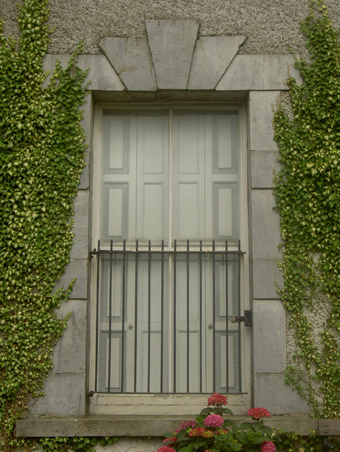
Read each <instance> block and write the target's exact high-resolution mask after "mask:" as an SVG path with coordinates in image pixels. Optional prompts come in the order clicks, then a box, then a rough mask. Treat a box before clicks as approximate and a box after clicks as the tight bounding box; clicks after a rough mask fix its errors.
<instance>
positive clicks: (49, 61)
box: [44, 55, 125, 91]
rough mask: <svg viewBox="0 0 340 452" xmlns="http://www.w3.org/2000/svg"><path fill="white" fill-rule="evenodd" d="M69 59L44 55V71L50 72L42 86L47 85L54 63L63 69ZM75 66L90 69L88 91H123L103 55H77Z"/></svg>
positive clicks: (123, 87) (118, 79) (122, 86)
mask: <svg viewBox="0 0 340 452" xmlns="http://www.w3.org/2000/svg"><path fill="white" fill-rule="evenodd" d="M70 58H71V55H46V56H45V57H44V70H45V71H49V72H50V75H49V76H48V77H47V79H46V80H45V82H44V86H47V84H48V83H49V80H50V77H51V74H52V72H53V71H54V69H55V64H56V61H60V63H61V65H62V67H63V68H64V69H65V68H66V67H67V64H68V62H69V60H70ZM77 65H78V66H79V67H80V69H84V70H85V69H90V71H89V74H88V77H87V79H86V80H87V81H91V85H90V86H89V89H91V90H98V91H122V90H124V89H125V86H124V85H123V83H122V81H121V80H120V78H119V77H118V75H117V74H116V72H115V70H114V69H113V67H112V66H111V64H110V63H109V61H108V59H107V58H106V56H105V55H79V58H78V62H77Z"/></svg>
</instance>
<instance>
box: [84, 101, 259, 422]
mask: <svg viewBox="0 0 340 452" xmlns="http://www.w3.org/2000/svg"><path fill="white" fill-rule="evenodd" d="M176 107H179V108H188V109H190V110H194V109H197V110H199V109H201V110H202V109H204V108H209V109H212V110H214V111H217V110H229V109H230V110H238V112H239V118H240V131H239V150H240V159H239V165H240V172H239V178H240V225H241V226H240V240H241V247H242V251H243V252H245V255H244V256H243V259H242V260H241V310H242V311H243V309H250V306H249V303H250V302H249V294H250V279H249V236H250V234H249V215H248V204H249V181H248V174H249V163H248V160H249V159H248V149H247V112H246V105H245V103H241V102H240V103H235V102H233V103H228V102H225V101H215V102H197V101H188V102H125V103H122V102H98V103H96V104H95V107H94V125H93V159H92V163H93V172H92V182H93V183H92V240H91V241H90V246H91V249H95V248H97V246H98V238H99V237H100V231H101V225H100V221H101V212H100V199H101V183H102V182H101V169H102V166H101V149H102V147H101V146H102V117H103V109H117V110H133V109H146V110H152V109H154V110H157V109H160V108H168V109H170V108H172V109H176ZM95 261H96V258H94V259H91V261H90V319H89V321H90V327H91V328H90V353H89V364H88V365H89V372H88V376H89V390H90V391H91V390H92V391H94V390H95V378H96V375H95V373H96V359H97V357H96V353H97V350H96V337H97V326H96V323H97V306H96V286H97V280H96V279H97V275H96V262H95ZM250 343H251V331H250V329H249V328H244V327H243V326H241V360H242V363H241V368H242V389H243V391H244V392H243V393H241V394H229V396H228V399H229V403H230V402H232V403H231V408H233V407H234V411H235V413H236V414H245V412H246V409H247V408H248V407H249V406H250V399H251V380H250V377H251V345H250ZM193 396H194V397H195V402H194V403H193V404H192V403H191V402H190V400H192V398H193ZM131 397H132V398H131ZM206 397H207V396H206V394H198V395H193V394H188V395H183V394H168V395H166V394H157V395H153V394H121V393H118V394H107V395H106V394H102V393H101V394H99V393H98V394H94V397H92V398H91V399H90V404H89V408H90V414H138V412H139V411H141V413H140V414H142V413H143V407H144V406H145V404H147V405H149V409H148V410H147V412H148V413H149V414H153V413H154V414H157V413H159V410H160V406H161V407H162V413H164V414H169V415H171V414H174V413H175V411H174V408H176V407H177V406H180V405H184V406H187V407H188V410H189V411H190V406H191V410H192V411H193V412H192V414H195V410H196V405H198V406H199V405H200V404H202V402H203V404H204V403H205V400H206ZM124 400H126V404H125V403H124ZM176 400H177V402H176ZM139 402H141V405H140V404H139ZM166 407H167V408H166ZM144 414H147V413H146V412H145V411H144ZM188 414H189V413H188ZM190 414H191V413H190Z"/></svg>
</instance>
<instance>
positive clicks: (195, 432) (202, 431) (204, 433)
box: [189, 427, 214, 438]
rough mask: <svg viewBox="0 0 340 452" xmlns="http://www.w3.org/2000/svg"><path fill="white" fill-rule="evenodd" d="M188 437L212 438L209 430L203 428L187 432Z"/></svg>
mask: <svg viewBox="0 0 340 452" xmlns="http://www.w3.org/2000/svg"><path fill="white" fill-rule="evenodd" d="M189 436H203V438H212V437H213V436H214V434H213V432H212V431H211V430H207V429H205V428H204V427H196V428H194V429H192V430H191V431H190V432H189Z"/></svg>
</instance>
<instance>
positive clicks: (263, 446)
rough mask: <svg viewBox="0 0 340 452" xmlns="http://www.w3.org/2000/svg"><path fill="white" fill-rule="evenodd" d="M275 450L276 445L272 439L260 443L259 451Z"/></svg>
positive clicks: (271, 451) (268, 451)
mask: <svg viewBox="0 0 340 452" xmlns="http://www.w3.org/2000/svg"><path fill="white" fill-rule="evenodd" d="M275 450H276V447H275V444H274V443H273V442H272V441H264V442H263V443H262V444H261V452H274V451H275Z"/></svg>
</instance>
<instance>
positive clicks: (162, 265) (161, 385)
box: [160, 240, 164, 392]
mask: <svg viewBox="0 0 340 452" xmlns="http://www.w3.org/2000/svg"><path fill="white" fill-rule="evenodd" d="M161 251H162V254H161V369H160V370H161V384H160V390H161V392H163V353H164V351H163V346H164V240H162V250H161Z"/></svg>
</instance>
